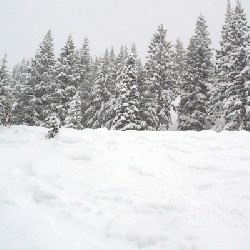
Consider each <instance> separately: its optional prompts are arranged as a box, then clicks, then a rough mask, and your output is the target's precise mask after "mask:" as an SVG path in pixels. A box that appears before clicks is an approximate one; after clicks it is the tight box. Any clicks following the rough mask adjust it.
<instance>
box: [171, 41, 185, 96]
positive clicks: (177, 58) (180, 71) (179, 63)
mask: <svg viewBox="0 0 250 250" xmlns="http://www.w3.org/2000/svg"><path fill="white" fill-rule="evenodd" d="M184 68H185V49H184V47H183V43H182V42H181V40H180V39H179V38H178V39H177V40H176V45H175V50H174V78H175V82H176V85H175V93H176V94H177V95H179V94H180V89H181V86H182V82H183V75H184Z"/></svg>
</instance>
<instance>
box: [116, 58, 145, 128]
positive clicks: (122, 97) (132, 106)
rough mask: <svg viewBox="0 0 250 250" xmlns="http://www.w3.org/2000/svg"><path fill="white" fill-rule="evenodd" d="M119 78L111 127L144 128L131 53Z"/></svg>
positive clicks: (133, 60)
mask: <svg viewBox="0 0 250 250" xmlns="http://www.w3.org/2000/svg"><path fill="white" fill-rule="evenodd" d="M120 79H121V82H120V85H119V96H118V104H117V107H116V116H115V119H114V121H113V125H112V128H113V129H115V130H123V131H124V130H142V129H144V128H143V123H142V121H141V118H140V112H139V92H138V87H137V83H136V79H137V71H136V65H135V57H134V55H133V54H131V55H130V56H129V58H128V59H127V60H126V63H125V66H124V68H123V70H122V73H121V78H120Z"/></svg>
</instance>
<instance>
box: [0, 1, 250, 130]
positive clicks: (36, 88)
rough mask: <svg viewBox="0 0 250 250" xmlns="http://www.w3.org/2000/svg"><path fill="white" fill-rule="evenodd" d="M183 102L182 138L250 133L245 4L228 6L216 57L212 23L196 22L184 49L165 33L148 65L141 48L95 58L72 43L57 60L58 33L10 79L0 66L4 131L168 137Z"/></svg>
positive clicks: (249, 36) (156, 39) (249, 37)
mask: <svg viewBox="0 0 250 250" xmlns="http://www.w3.org/2000/svg"><path fill="white" fill-rule="evenodd" d="M178 96H180V103H179V105H178V106H177V107H174V108H175V109H176V112H178V129H179V130H196V131H200V130H204V129H211V128H213V129H216V130H223V129H225V130H248V131H250V28H249V27H248V25H247V19H246V15H245V13H244V9H243V8H242V6H241V3H240V1H237V2H236V7H235V8H232V7H231V4H230V2H228V5H227V11H226V18H225V23H224V26H223V28H222V36H221V43H220V49H219V50H218V51H216V60H214V57H213V50H212V48H211V40H210V38H209V32H208V27H207V25H206V21H205V18H204V17H203V16H202V15H201V16H199V17H198V19H197V22H196V28H195V33H194V35H193V36H192V38H191V39H190V43H189V45H188V48H187V49H185V48H184V47H183V44H182V43H181V41H180V40H179V39H178V40H177V42H176V44H175V45H172V44H171V42H169V41H168V40H167V37H166V30H165V29H164V27H163V25H160V26H159V27H158V30H157V32H156V33H155V34H154V35H153V38H152V40H151V42H150V45H149V48H148V56H147V60H146V63H145V65H143V64H142V63H141V60H140V58H139V57H138V55H137V51H136V45H135V44H133V45H132V46H131V48H129V49H128V48H127V47H126V46H122V47H121V49H120V51H119V53H118V54H117V55H116V54H115V52H114V49H113V48H110V49H106V51H105V53H104V55H103V56H101V57H92V56H91V55H90V49H89V41H88V39H87V38H85V39H84V42H83V45H82V47H81V48H79V49H77V48H76V47H75V45H74V41H73V38H72V36H69V37H68V39H67V41H66V44H65V46H64V47H63V48H62V49H61V53H60V55H59V57H58V58H56V57H55V54H54V45H53V38H52V34H51V30H49V31H48V33H47V34H46V36H45V37H44V39H43V41H42V43H41V44H40V46H39V48H38V50H37V53H36V55H35V57H34V58H32V59H29V60H23V61H22V62H21V63H20V64H18V65H16V66H15V67H14V68H13V70H12V71H11V72H10V73H9V72H8V69H7V59H6V56H5V57H4V58H3V59H2V63H1V65H0V123H1V124H2V125H8V124H16V125H19V124H26V125H32V126H45V127H51V126H56V127H58V126H59V123H60V124H61V125H62V126H65V127H70V128H75V129H84V128H94V129H95V128H103V127H105V128H107V129H117V130H168V128H169V126H170V124H171V116H170V110H171V108H172V103H173V100H175V99H176V98H177V97H178Z"/></svg>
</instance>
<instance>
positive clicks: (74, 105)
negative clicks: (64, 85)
mask: <svg viewBox="0 0 250 250" xmlns="http://www.w3.org/2000/svg"><path fill="white" fill-rule="evenodd" d="M65 121H66V127H67V128H74V129H83V126H82V124H81V122H82V109H81V97H80V95H79V93H78V92H76V94H75V95H74V97H73V100H72V101H71V102H70V106H69V110H68V116H67V117H66V119H65Z"/></svg>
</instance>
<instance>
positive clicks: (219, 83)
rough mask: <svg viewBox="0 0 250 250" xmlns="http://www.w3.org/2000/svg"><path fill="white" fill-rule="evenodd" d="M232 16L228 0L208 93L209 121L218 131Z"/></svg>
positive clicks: (226, 74)
mask: <svg viewBox="0 0 250 250" xmlns="http://www.w3.org/2000/svg"><path fill="white" fill-rule="evenodd" d="M232 16H233V10H232V7H231V2H230V0H228V3H227V10H226V15H225V23H224V25H223V27H222V31H221V41H220V49H219V50H217V51H216V71H215V74H216V78H215V81H214V88H213V89H212V91H211V93H210V101H209V107H208V109H209V113H210V117H211V123H212V124H213V125H214V128H215V129H216V130H218V131H220V130H222V129H223V126H224V119H223V105H224V102H225V97H226V96H225V92H226V83H227V77H228V75H229V73H230V56H229V55H230V53H231V50H232V39H233V37H232Z"/></svg>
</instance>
